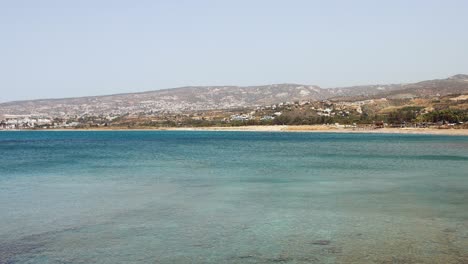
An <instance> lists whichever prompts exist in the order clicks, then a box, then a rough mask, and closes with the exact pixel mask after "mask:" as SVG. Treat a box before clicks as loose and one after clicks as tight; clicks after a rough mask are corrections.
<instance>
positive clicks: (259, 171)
mask: <svg viewBox="0 0 468 264" xmlns="http://www.w3.org/2000/svg"><path fill="white" fill-rule="evenodd" d="M0 153H1V158H0V263H468V137H463V136H430V135H382V134H326V133H261V132H181V131H178V132H150V131H145V132H138V131H131V132H122V131H113V132H2V133H0Z"/></svg>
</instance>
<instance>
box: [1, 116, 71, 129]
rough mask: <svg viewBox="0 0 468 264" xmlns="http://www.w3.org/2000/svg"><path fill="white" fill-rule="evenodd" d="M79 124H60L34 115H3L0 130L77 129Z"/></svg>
mask: <svg viewBox="0 0 468 264" xmlns="http://www.w3.org/2000/svg"><path fill="white" fill-rule="evenodd" d="M77 125H79V124H78V123H77V122H71V123H70V122H69V123H65V122H63V123H59V122H54V120H53V119H51V118H49V117H45V116H34V115H3V116H0V130H17V129H31V128H38V127H41V128H59V127H75V126H77Z"/></svg>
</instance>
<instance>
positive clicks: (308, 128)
mask: <svg viewBox="0 0 468 264" xmlns="http://www.w3.org/2000/svg"><path fill="white" fill-rule="evenodd" d="M1 131H8V130H0V132H1ZM10 131H11V130H10ZM24 131H230V132H235V131H239V132H311V133H371V134H417V135H453V136H468V129H455V128H447V129H439V128H410V127H407V128H371V127H355V128H338V127H336V126H332V125H328V126H327V125H266V126H231V127H222V126H213V127H154V128H148V127H134V128H127V127H99V128H79V129H75V128H70V129H43V130H24Z"/></svg>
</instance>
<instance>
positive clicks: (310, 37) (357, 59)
mask: <svg viewBox="0 0 468 264" xmlns="http://www.w3.org/2000/svg"><path fill="white" fill-rule="evenodd" d="M0 34H1V38H0V101H9V100H19V99H32V98H50V97H69V96H82V95H98V94H108V93H120V92H136V91H146V90H154V89H161V88H170V87H178V86H184V85H225V84H231V85H256V84H269V83H285V82H293V83H304V84H317V85H320V86H321V87H335V86H345V85H356V84H371V83H395V82H411V81H418V80H424V79H433V78H445V77H448V76H450V75H453V74H457V73H468V1H464V0H460V1H450V0H449V1H448V0H440V1H430V0H424V1H423V0H421V1H417V0H401V1H396V0H388V1H375V0H368V1H359V0H353V1H349V0H343V1H330V0H322V1H312V0H303V1H300V0H297V1H296V0H283V1H272V0H231V1H221V0H218V1H215V0H213V1H206V0H190V1H188V0H186V1H177V0H167V1H157V0H152V1H151V0H148V1H141V0H139V1H131V0H128V1H116V0H107V1H104V0H102V1H99V0H89V1H88V0H76V1H62V0H57V1H49V0H40V1H38V0H31V1H22V0H0Z"/></svg>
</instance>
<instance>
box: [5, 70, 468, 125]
mask: <svg viewBox="0 0 468 264" xmlns="http://www.w3.org/2000/svg"><path fill="white" fill-rule="evenodd" d="M465 92H468V75H466V74H457V75H453V76H451V77H448V78H445V79H435V80H427V81H421V82H416V83H409V84H380V85H379V84H374V85H357V86H350V87H337V88H321V87H319V86H317V85H304V84H296V83H282V84H268V85H256V86H234V85H224V86H183V87H177V88H167V89H161V90H150V91H144V92H135V93H118V94H110V95H98V96H84V97H70V98H52V99H34V100H21V101H11V102H3V103H0V115H1V114H4V115H5V114H37V115H47V116H52V117H60V116H67V115H83V114H88V115H110V114H115V115H122V114H127V113H132V114H135V113H178V112H187V111H203V110H213V109H233V108H242V107H252V106H260V105H269V104H275V103H280V102H287V101H302V100H311V101H317V100H358V99H369V98H380V97H393V98H398V97H402V98H405V97H428V96H438V95H439V96H440V95H446V94H454V93H465Z"/></svg>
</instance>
